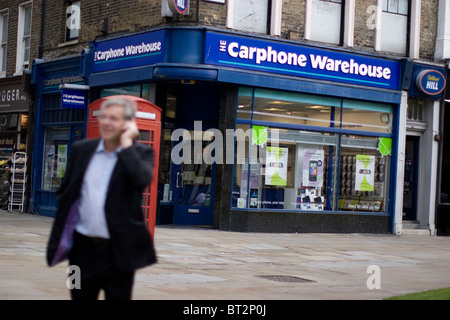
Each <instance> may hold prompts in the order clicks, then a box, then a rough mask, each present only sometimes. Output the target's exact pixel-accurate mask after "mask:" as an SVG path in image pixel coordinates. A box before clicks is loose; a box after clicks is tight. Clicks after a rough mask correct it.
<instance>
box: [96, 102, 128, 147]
mask: <svg viewBox="0 0 450 320" xmlns="http://www.w3.org/2000/svg"><path fill="white" fill-rule="evenodd" d="M124 111H125V110H124V107H123V106H119V105H112V106H109V107H107V108H105V109H104V110H103V111H102V115H101V117H100V119H99V120H100V134H101V136H102V138H103V139H104V140H106V141H117V140H118V139H120V135H121V134H122V130H123V127H124V125H125V123H126V122H127V120H126V119H125V118H124Z"/></svg>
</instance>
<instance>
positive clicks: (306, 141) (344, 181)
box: [231, 88, 393, 212]
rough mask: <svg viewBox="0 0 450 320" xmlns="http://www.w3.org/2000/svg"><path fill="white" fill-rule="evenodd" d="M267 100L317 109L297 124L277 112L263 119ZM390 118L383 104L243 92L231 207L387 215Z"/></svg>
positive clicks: (386, 106)
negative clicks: (263, 110)
mask: <svg viewBox="0 0 450 320" xmlns="http://www.w3.org/2000/svg"><path fill="white" fill-rule="evenodd" d="M281 98H283V99H281ZM270 99H275V100H270ZM270 101H283V102H287V101H290V102H293V103H294V104H296V106H295V108H293V109H292V110H302V112H306V111H305V110H308V108H307V106H320V107H321V108H312V110H314V112H309V113H308V115H305V116H303V117H302V118H301V119H296V118H295V117H293V116H291V117H285V116H284V115H285V114H284V112H285V110H283V111H280V110H278V109H277V110H273V109H272V110H265V111H267V114H261V110H262V108H263V107H264V106H270V103H268V102H270ZM320 101H321V102H322V104H319V103H318V102H320ZM325 102H326V103H325ZM279 105H282V104H279ZM338 106H342V107H338ZM317 110H320V111H322V110H323V112H317ZM243 111H245V112H243ZM320 113H323V114H326V116H325V117H324V118H321V117H320ZM392 116H393V110H392V107H391V106H389V105H383V104H370V103H367V102H361V101H349V100H341V99H333V98H327V97H316V96H308V95H300V94H294V93H286V92H284V93H277V92H276V91H273V90H259V89H249V88H241V89H240V90H239V99H238V106H237V120H236V122H237V123H236V133H235V136H236V140H235V159H234V161H235V162H234V171H233V190H232V204H231V206H232V207H233V208H238V209H270V210H291V211H292V210H294V211H365V212H386V211H387V208H388V202H389V192H388V188H389V183H388V182H389V181H388V179H387V177H389V172H390V155H389V154H390V151H391V150H390V148H391V143H392V140H391V139H392V136H391V134H392ZM341 118H342V123H341V121H340V120H336V121H333V119H341ZM349 124H352V125H349ZM356 124H358V126H356ZM359 131H360V133H358V132H359ZM349 132H354V133H349Z"/></svg>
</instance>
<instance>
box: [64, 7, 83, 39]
mask: <svg viewBox="0 0 450 320" xmlns="http://www.w3.org/2000/svg"><path fill="white" fill-rule="evenodd" d="M80 9H81V1H69V2H68V4H67V10H66V41H72V40H76V39H78V37H79V35H80V19H81V12H80Z"/></svg>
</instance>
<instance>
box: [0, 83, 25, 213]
mask: <svg viewBox="0 0 450 320" xmlns="http://www.w3.org/2000/svg"><path fill="white" fill-rule="evenodd" d="M22 82H23V77H22V76H18V77H8V78H2V79H0V179H1V180H0V208H2V209H8V203H9V202H10V196H11V191H10V187H11V179H12V171H13V170H14V168H13V163H12V161H11V159H12V158H13V154H14V153H15V152H21V153H25V154H28V153H29V149H28V147H29V144H28V138H29V135H28V132H29V131H28V129H29V122H28V119H29V116H30V100H29V98H28V95H27V94H26V93H25V91H24V89H23V84H22ZM21 157H22V158H24V156H23V154H21ZM28 167H30V166H29V163H28V166H27V168H28ZM21 170H23V168H21ZM23 171H24V173H26V170H23ZM23 179H24V178H23V177H21V180H23ZM25 187H26V186H25ZM25 197H26V198H28V192H26V193H25ZM25 197H24V199H17V200H18V201H19V200H23V203H25V202H27V201H26V199H25ZM21 198H22V196H21ZM21 202H22V201H21ZM25 205H26V204H25ZM14 209H17V207H15V208H14Z"/></svg>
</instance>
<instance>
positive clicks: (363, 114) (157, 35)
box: [83, 27, 407, 233]
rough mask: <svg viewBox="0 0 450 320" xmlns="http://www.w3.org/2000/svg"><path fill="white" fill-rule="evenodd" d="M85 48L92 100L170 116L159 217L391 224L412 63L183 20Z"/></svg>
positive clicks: (293, 225)
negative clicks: (152, 107)
mask: <svg viewBox="0 0 450 320" xmlns="http://www.w3.org/2000/svg"><path fill="white" fill-rule="evenodd" d="M83 54H84V57H85V59H84V60H85V61H86V65H85V66H84V68H85V72H84V73H85V74H86V75H87V84H88V85H89V87H90V93H89V96H90V100H91V101H94V100H95V99H97V98H99V97H102V96H106V95H109V94H119V93H120V94H124V93H125V94H133V95H137V96H140V97H143V98H145V99H148V100H150V101H151V102H154V103H155V104H156V105H158V106H159V107H161V108H162V110H163V113H162V114H163V118H162V122H163V128H162V130H163V132H162V135H161V137H162V141H161V152H160V159H159V161H160V166H159V168H160V172H159V175H158V176H159V178H158V179H159V181H158V182H159V199H160V201H159V206H158V215H157V216H158V219H159V220H157V223H174V224H187V225H202V226H212V227H214V228H217V229H220V230H234V231H249V232H250V231H252V232H253V231H261V232H349V233H350V232H372V233H393V232H394V227H393V225H394V216H395V215H396V214H397V213H396V212H395V201H396V198H397V197H398V196H397V194H398V188H397V180H399V181H402V179H403V178H402V177H401V178H400V179H399V174H402V173H403V171H402V170H400V171H399V170H398V167H397V157H398V152H399V150H398V145H399V139H400V137H399V134H398V133H399V123H400V122H399V118H400V117H399V115H400V114H401V110H402V109H403V108H406V102H405V101H406V100H407V99H406V98H405V93H403V92H402V89H404V88H405V83H404V81H403V78H404V77H403V74H404V70H405V68H406V66H407V63H406V61H403V60H395V59H386V58H381V57H379V56H375V55H368V54H355V53H353V52H349V51H346V50H339V49H329V48H325V47H319V46H311V45H304V44H299V43H297V42H292V41H286V40H274V39H270V38H267V37H257V36H249V35H244V34H239V33H232V32H226V31H221V30H212V29H205V28H188V27H186V28H161V29H158V30H154V31H147V32H143V33H138V34H133V35H130V36H124V37H120V38H114V39H108V40H97V41H94V42H92V43H91V44H90V48H89V50H86V52H84V53H83ZM400 214H401V213H400Z"/></svg>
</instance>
